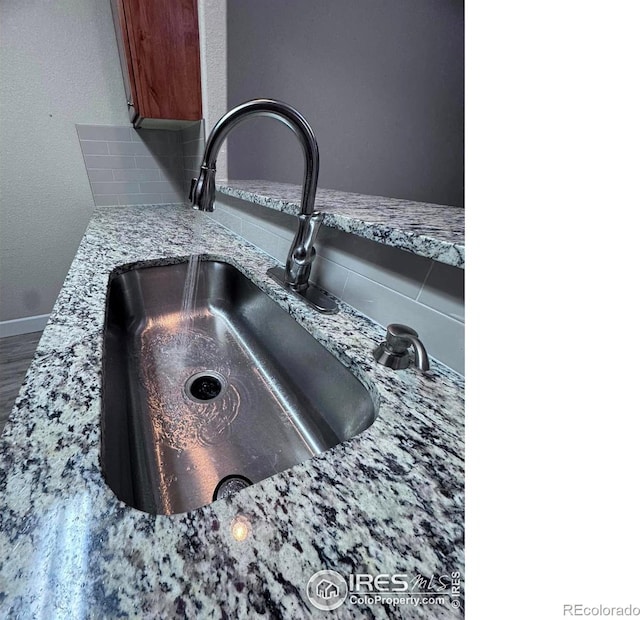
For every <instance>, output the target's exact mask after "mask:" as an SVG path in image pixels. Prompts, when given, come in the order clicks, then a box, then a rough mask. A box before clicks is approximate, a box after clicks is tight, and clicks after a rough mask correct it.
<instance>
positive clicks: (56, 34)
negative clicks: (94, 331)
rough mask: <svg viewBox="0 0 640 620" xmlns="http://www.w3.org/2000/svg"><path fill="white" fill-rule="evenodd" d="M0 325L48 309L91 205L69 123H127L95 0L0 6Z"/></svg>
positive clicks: (114, 54)
mask: <svg viewBox="0 0 640 620" xmlns="http://www.w3.org/2000/svg"><path fill="white" fill-rule="evenodd" d="M0 45H1V50H0V327H2V322H5V321H8V320H10V319H19V318H24V317H30V316H34V315H43V314H47V313H49V312H50V311H51V308H52V306H53V302H54V301H55V299H56V296H57V295H58V292H59V290H60V286H61V285H62V282H63V280H64V277H65V275H66V273H67V270H68V269H69V266H70V264H71V261H72V259H73V257H74V255H75V252H76V250H77V247H78V244H79V242H80V239H81V238H82V235H83V233H84V229H85V227H86V225H87V223H88V221H89V217H90V215H91V211H92V208H93V198H92V194H91V187H90V185H89V179H88V178H87V174H86V172H85V166H84V162H83V158H82V152H81V150H80V143H79V140H78V134H77V132H76V127H75V124H76V123H81V124H114V125H126V124H127V123H128V116H127V107H126V105H125V101H126V100H125V98H124V88H123V85H122V74H121V72H120V64H119V62H118V51H117V48H116V41H115V34H114V28H113V22H112V19H111V8H110V5H109V2H106V1H104V0H58V1H56V2H51V1H50V0H30V1H29V2H24V1H22V0H2V2H0Z"/></svg>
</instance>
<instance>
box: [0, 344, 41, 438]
mask: <svg viewBox="0 0 640 620" xmlns="http://www.w3.org/2000/svg"><path fill="white" fill-rule="evenodd" d="M41 335H42V332H33V333H31V334H22V335H20V336H9V337H7V338H0V433H2V430H3V429H4V425H5V423H6V421H7V418H8V417H9V414H10V413H11V409H13V403H14V402H15V400H16V398H17V396H18V392H19V391H20V386H21V385H22V382H23V380H24V375H25V373H26V372H27V369H28V368H29V364H31V360H32V359H33V354H34V353H35V351H36V348H37V347H38V342H39V340H40V336H41Z"/></svg>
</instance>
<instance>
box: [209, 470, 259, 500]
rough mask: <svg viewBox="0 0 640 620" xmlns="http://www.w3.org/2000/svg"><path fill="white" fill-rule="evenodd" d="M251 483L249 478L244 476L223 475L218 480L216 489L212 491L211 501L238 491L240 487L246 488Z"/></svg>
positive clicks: (240, 489)
mask: <svg viewBox="0 0 640 620" xmlns="http://www.w3.org/2000/svg"><path fill="white" fill-rule="evenodd" d="M251 485H252V482H251V480H249V478H245V477H244V476H225V477H224V478H223V479H222V480H220V482H219V483H218V486H217V487H216V490H215V491H214V492H213V501H215V500H217V499H224V498H225V497H229V496H230V495H233V494H234V493H237V492H238V491H242V489H246V488H247V487H250V486H251Z"/></svg>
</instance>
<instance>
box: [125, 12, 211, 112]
mask: <svg viewBox="0 0 640 620" xmlns="http://www.w3.org/2000/svg"><path fill="white" fill-rule="evenodd" d="M116 1H117V2H118V3H119V5H120V9H121V13H122V16H123V21H124V25H125V27H124V30H123V31H122V38H123V44H124V47H125V51H127V48H128V61H127V72H128V74H129V77H130V82H131V85H130V90H131V94H130V97H131V98H130V100H129V101H130V102H131V104H133V106H134V107H135V111H136V112H137V114H138V115H139V116H140V117H142V118H151V119H175V120H187V121H196V120H200V119H201V118H202V97H201V91H200V39H199V36H198V7H197V0H116ZM114 16H115V12H114ZM125 83H126V79H125Z"/></svg>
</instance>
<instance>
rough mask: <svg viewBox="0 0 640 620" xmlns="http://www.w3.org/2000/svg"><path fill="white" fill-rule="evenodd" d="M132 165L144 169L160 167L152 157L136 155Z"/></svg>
mask: <svg viewBox="0 0 640 620" xmlns="http://www.w3.org/2000/svg"><path fill="white" fill-rule="evenodd" d="M134 167H135V168H142V169H146V170H158V169H159V168H160V166H159V162H158V161H156V159H155V158H153V157H136V158H135V166H134Z"/></svg>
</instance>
